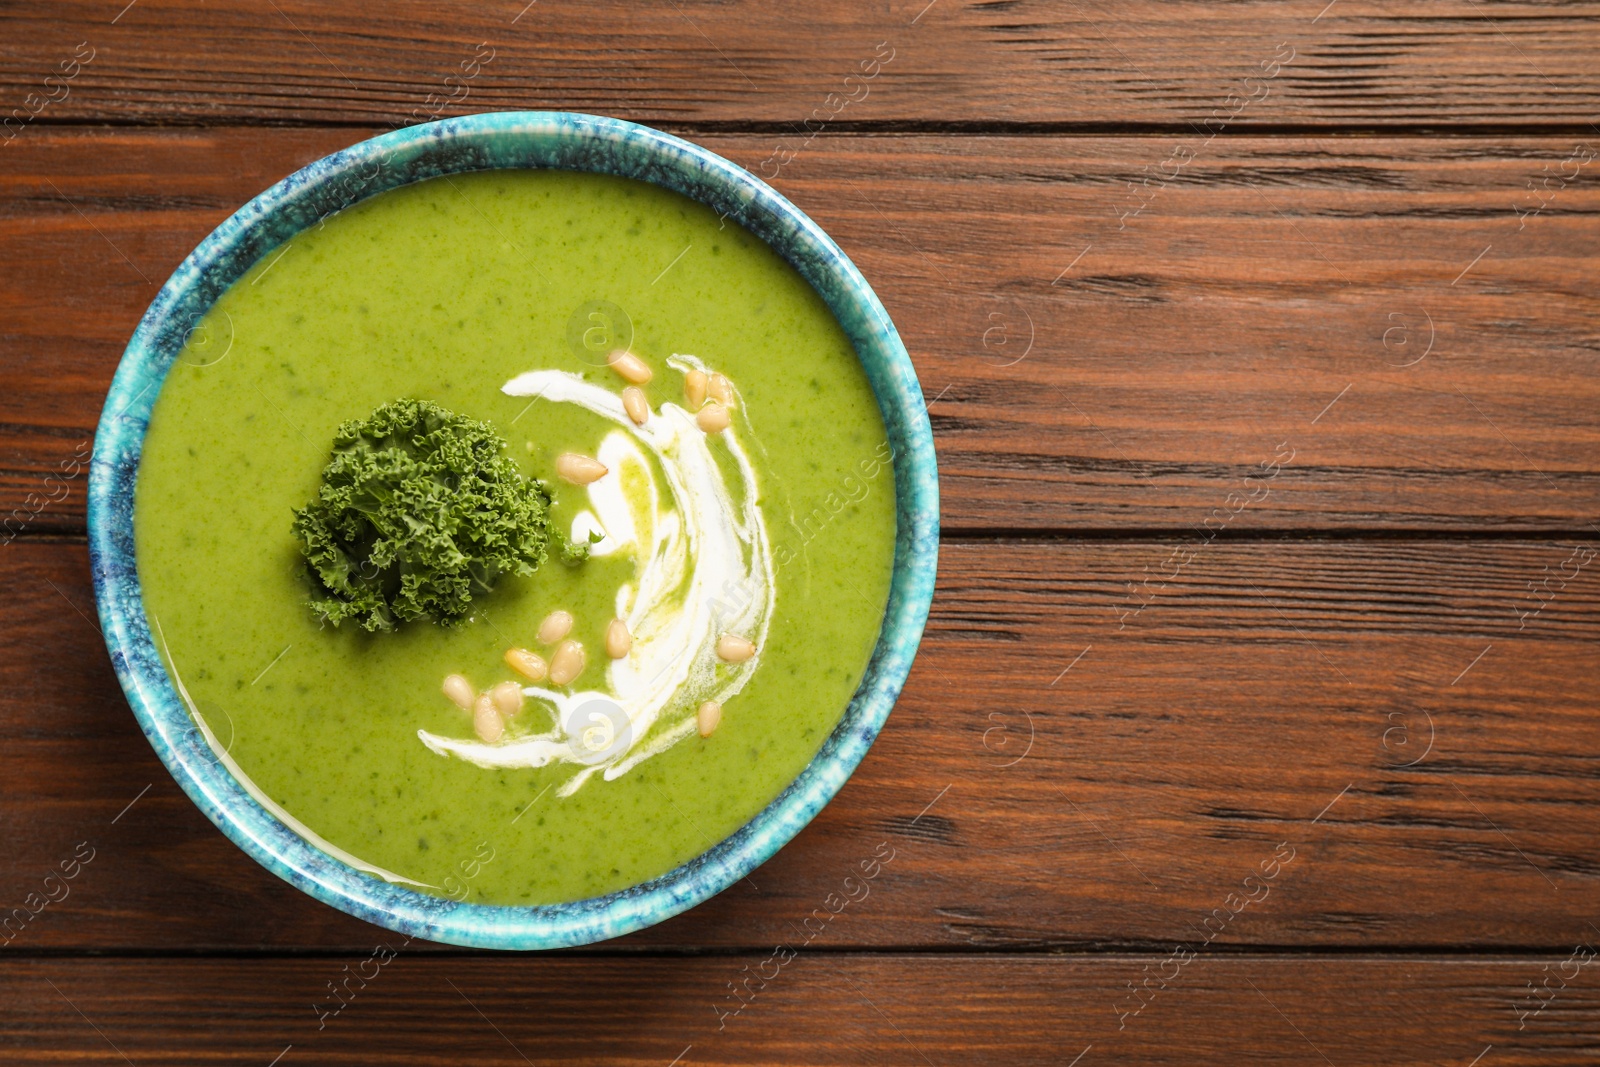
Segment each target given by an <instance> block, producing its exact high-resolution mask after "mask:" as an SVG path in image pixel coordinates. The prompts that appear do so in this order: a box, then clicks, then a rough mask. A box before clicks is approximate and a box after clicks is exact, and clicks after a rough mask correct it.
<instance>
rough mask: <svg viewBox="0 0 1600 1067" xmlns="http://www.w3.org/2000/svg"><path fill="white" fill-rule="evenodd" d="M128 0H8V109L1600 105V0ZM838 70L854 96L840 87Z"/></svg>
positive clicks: (1180, 117) (236, 117) (677, 116)
mask: <svg viewBox="0 0 1600 1067" xmlns="http://www.w3.org/2000/svg"><path fill="white" fill-rule="evenodd" d="M122 8H123V5H122V4H120V3H115V2H113V3H100V2H89V0H70V2H55V3H43V2H31V3H21V4H10V5H7V7H6V10H5V11H4V13H3V16H0V39H4V40H6V41H7V42H9V45H8V47H7V49H6V53H5V56H4V58H3V60H0V101H3V102H4V104H5V107H6V109H7V110H10V109H13V108H15V109H18V110H19V111H20V112H21V114H23V115H26V114H29V113H30V112H31V111H32V110H34V109H36V108H38V107H39V106H40V105H39V104H38V103H37V102H36V101H35V100H30V98H29V97H30V94H33V95H34V96H35V97H36V98H46V99H47V98H51V97H53V98H54V100H53V102H51V103H49V104H47V105H45V106H44V110H43V111H41V112H40V118H39V120H38V121H47V120H48V121H59V120H88V121H104V120H108V119H114V120H117V121H123V122H152V123H160V124H168V123H173V122H187V123H207V124H209V123H216V122H228V121H257V122H261V121H265V122H286V121H294V122H374V123H382V122H397V121H416V120H417V119H418V118H419V117H426V116H427V115H429V114H432V113H435V112H437V111H439V110H440V109H441V108H443V109H444V110H443V111H442V113H443V114H456V113H460V112H461V111H463V110H471V111H479V110H502V109H507V108H553V109H563V110H579V111H592V112H599V113H604V114H615V115H620V116H623V117H626V118H631V119H638V120H641V121H645V122H654V123H685V122H750V121H764V122H767V123H782V124H795V125H798V124H800V123H802V122H804V121H805V120H806V119H807V118H808V117H809V118H813V121H821V120H825V119H828V118H829V117H830V116H833V115H834V114H835V113H837V116H836V117H837V120H839V121H928V120H934V121H944V122H948V121H956V122H968V123H972V122H991V123H992V122H1035V123H1086V124H1095V123H1099V124H1107V123H1115V124H1128V123H1169V124H1178V123H1189V122H1201V121H1204V120H1206V119H1207V118H1208V117H1212V116H1215V117H1216V118H1217V119H1218V121H1226V122H1228V123H1229V124H1230V125H1232V126H1234V127H1235V128H1249V127H1252V126H1260V125H1283V124H1291V123H1301V124H1304V123H1314V124H1336V125H1344V126H1351V125H1354V126H1358V127H1384V126H1394V125H1402V126H1413V127H1415V126H1419V125H1424V126H1437V125H1441V124H1446V123H1478V124H1485V123H1489V124H1523V123H1527V122H1529V121H1537V122H1540V123H1548V124H1559V123H1566V124H1574V123H1576V124H1580V125H1581V126H1583V127H1584V128H1587V124H1588V123H1589V122H1590V121H1592V120H1593V119H1594V116H1595V113H1596V108H1597V106H1600V85H1597V84H1596V82H1595V80H1594V78H1593V76H1592V75H1593V71H1592V68H1591V66H1590V65H1589V64H1588V63H1587V59H1588V57H1589V56H1590V54H1591V53H1592V50H1593V42H1594V34H1595V24H1596V17H1597V14H1600V7H1597V6H1596V5H1595V4H1593V3H1568V4H1561V5H1555V6H1538V5H1526V4H1517V3H1506V2H1487V0H1450V2H1447V3H1421V2H1418V0H1409V2H1405V3H1390V4H1380V3H1356V2H1352V0H1343V2H1340V3H1337V4H1333V5H1327V4H1325V3H1317V2H1308V3H1303V4H1280V3H1266V2H1261V0H1253V2H1247V3H1234V4H1208V3H1202V2H1200V0H1184V2H1179V3H1156V2H1153V0H1135V2H1130V3H1123V4H1108V3H1103V2H1101V0H1091V2H1085V3H1081V4H1076V3H1075V4H1066V5H1063V4H1053V3H1048V2H1046V0H1019V2H1005V3H971V2H961V0H942V2H941V0H934V2H931V3H930V2H928V0H908V2H896V3H892V4H887V3H879V4H859V3H849V2H842V0H830V2H827V3H820V4H810V5H807V6H806V7H805V8H804V9H803V10H802V9H789V8H786V7H784V6H782V5H752V4H724V3H715V2H711V0H685V2H683V3H673V4H669V5H637V4H628V3H625V2H620V0H611V2H606V3H600V4H587V5H584V6H583V8H582V11H581V13H580V12H579V10H578V9H577V8H575V7H573V6H571V5H563V4H559V3H549V2H548V0H547V2H545V3H525V2H524V0H505V2H502V3H494V4H471V3H466V2H464V0H456V2H441V0H400V2H394V3H389V4H385V5H384V8H383V11H382V15H381V17H375V14H376V13H375V12H373V11H370V10H367V9H365V8H361V7H350V6H347V5H337V4H328V3H306V2H298V0H297V2H290V0H284V2H282V3H274V4H265V5H244V6H239V5H227V4H220V5H219V4H207V3H204V2H203V0H137V2H136V3H134V4H129V5H128V6H127V8H126V10H123V9H122ZM80 44H81V45H82V46H83V47H82V48H81V49H80V47H79V46H80ZM880 45H881V47H880ZM875 51H878V52H879V54H882V55H885V56H890V55H892V57H893V58H892V59H891V60H890V61H889V63H888V64H887V66H885V67H883V68H882V70H881V72H879V73H878V75H877V77H876V78H875V79H873V80H871V81H869V82H864V83H846V82H845V81H844V79H845V78H846V76H848V75H851V74H852V73H857V74H859V73H860V64H861V63H862V62H864V61H868V60H870V59H871V58H872V57H873V55H874V52H875ZM75 53H76V54H79V55H81V56H85V57H89V56H92V59H91V60H90V61H89V63H88V64H87V65H86V66H83V67H82V69H81V71H80V72H79V73H77V75H76V77H75V78H74V79H72V80H70V81H68V82H65V83H61V82H55V83H50V84H48V85H47V84H46V83H45V80H44V79H45V78H46V76H47V75H51V74H57V75H59V74H61V73H62V71H67V72H71V71H73V70H74V69H75V68H73V67H70V66H69V67H61V66H59V64H61V63H62V62H63V61H65V60H68V59H69V58H70V57H72V56H73V55H74V54H75ZM480 54H481V55H492V59H490V60H489V61H488V62H487V63H483V64H481V65H480V66H479V67H478V68H477V70H476V73H475V75H474V76H472V77H467V78H464V77H463V68H462V67H461V63H462V62H463V61H464V60H467V59H469V57H472V56H474V55H480ZM1275 58H1276V60H1277V65H1274V63H1273V61H1274V59H1275ZM80 62H81V61H80ZM473 69H474V68H472V67H468V68H466V70H468V71H472V70H473ZM867 69H869V70H874V69H875V68H870V67H869V68H867ZM1264 74H1275V76H1271V77H1265V78H1264V77H1263V75H1264ZM452 76H453V77H454V78H455V79H456V80H452V81H447V80H446V79H447V78H450V77H452ZM1247 77H1248V78H1252V79H1253V80H1252V81H1250V82H1246V81H1245V80H1244V79H1245V78H1247ZM834 93H838V94H853V95H854V96H855V100H854V102H852V103H850V104H848V105H841V104H839V103H838V100H837V98H836V97H835V98H830V96H829V94H834ZM430 98H431V99H430ZM1238 101H1244V103H1242V104H1241V103H1239V102H1238Z"/></svg>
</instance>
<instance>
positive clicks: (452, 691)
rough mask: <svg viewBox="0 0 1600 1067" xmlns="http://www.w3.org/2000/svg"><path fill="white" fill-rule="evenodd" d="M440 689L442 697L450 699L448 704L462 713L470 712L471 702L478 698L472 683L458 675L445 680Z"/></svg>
mask: <svg viewBox="0 0 1600 1067" xmlns="http://www.w3.org/2000/svg"><path fill="white" fill-rule="evenodd" d="M441 688H442V689H443V690H444V695H445V696H447V697H449V698H450V703H452V704H454V705H455V706H456V707H458V708H460V709H461V710H462V711H471V710H472V702H473V701H474V700H476V699H477V697H478V691H477V690H476V689H474V688H472V683H471V682H469V681H467V680H466V679H465V678H464V677H462V676H461V675H459V674H452V675H450V676H449V677H448V678H446V679H445V680H444V685H443V686H442V687H441Z"/></svg>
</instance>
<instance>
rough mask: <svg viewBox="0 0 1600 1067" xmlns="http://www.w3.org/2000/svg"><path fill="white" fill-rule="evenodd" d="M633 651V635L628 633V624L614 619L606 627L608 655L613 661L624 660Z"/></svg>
mask: <svg viewBox="0 0 1600 1067" xmlns="http://www.w3.org/2000/svg"><path fill="white" fill-rule="evenodd" d="M632 649H633V635H632V634H630V633H629V632H628V624H627V623H625V622H623V621H622V620H621V619H612V620H611V622H610V623H609V624H608V625H607V626H606V655H608V656H610V657H611V658H612V659H622V658H623V657H624V656H626V655H627V654H628V653H629V652H630V651H631V650H632Z"/></svg>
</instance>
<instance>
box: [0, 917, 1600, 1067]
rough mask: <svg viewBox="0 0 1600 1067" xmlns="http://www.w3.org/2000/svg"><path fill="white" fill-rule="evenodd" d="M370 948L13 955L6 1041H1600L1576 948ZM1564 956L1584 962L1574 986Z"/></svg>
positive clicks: (446, 1056)
mask: <svg viewBox="0 0 1600 1067" xmlns="http://www.w3.org/2000/svg"><path fill="white" fill-rule="evenodd" d="M1593 939H1594V937H1593V935H1592V934H1591V935H1589V937H1588V939H1587V940H1589V941H1591V942H1592V940H1593ZM1586 947H1587V946H1586ZM372 951H373V949H372V948H368V949H366V950H365V951H363V952H361V953H360V954H354V955H351V956H348V957H343V958H334V959H327V958H320V959H298V960H263V961H241V960H214V959H206V960H122V959H112V960H98V961H90V960H29V961H11V962H10V965H9V966H7V967H6V968H4V969H3V971H0V996H3V997H4V999H5V1002H6V1004H7V1007H8V1009H9V1010H8V1011H7V1012H6V1013H5V1014H4V1015H3V1016H0V1046H3V1047H5V1048H6V1050H7V1062H9V1063H15V1064H44V1063H59V1062H63V1061H70V1062H73V1063H97V1064H98V1063H105V1064H124V1063H126V1064H146V1063H149V1064H158V1063H159V1064H171V1063H190V1062H193V1063H202V1062H203V1063H208V1064H249V1065H253V1067H261V1065H264V1064H267V1063H269V1062H273V1063H276V1064H279V1065H281V1067H295V1065H296V1064H304V1063H319V1064H371V1063H384V1064H435V1063H444V1062H448V1063H458V1062H459V1063H473V1064H483V1065H485V1067H488V1065H496V1064H504V1065H507V1067H511V1065H516V1067H525V1065H526V1064H530V1063H539V1064H552V1063H560V1064H577V1063H604V1064H630V1065H641V1067H663V1065H665V1064H669V1063H677V1064H680V1065H682V1064H708V1063H712V1064H740V1065H751V1064H781V1065H784V1067H793V1065H799V1064H907V1065H917V1067H922V1065H925V1064H932V1063H937V1064H958V1063H1004V1064H1018V1065H1023V1064H1038V1065H1051V1067H1066V1065H1068V1064H1073V1063H1076V1064H1079V1065H1081V1067H1093V1065H1095V1064H1112V1063H1117V1064H1184V1065H1193V1064H1226V1065H1229V1067H1233V1065H1235V1064H1239V1063H1252V1064H1308V1063H1324V1062H1326V1063H1333V1064H1349V1063H1363V1064H1385V1065H1391V1064H1392V1065H1418V1067H1420V1065H1424V1064H1426V1065H1430V1067H1431V1065H1435V1064H1440V1063H1448V1064H1459V1065H1465V1064H1468V1063H1469V1062H1473V1058H1474V1057H1475V1056H1480V1055H1481V1056H1483V1059H1482V1060H1480V1061H1478V1062H1480V1063H1482V1064H1484V1065H1485V1067H1488V1065H1489V1064H1497V1065H1503V1067H1515V1065H1522V1064H1564V1063H1589V1062H1592V1055H1593V1049H1594V1046H1595V1044H1596V1042H1600V992H1597V990H1596V979H1595V964H1594V963H1593V962H1590V963H1589V964H1588V966H1587V968H1583V967H1581V966H1580V964H1579V963H1578V962H1577V961H1578V960H1581V959H1583V958H1585V957H1584V956H1583V954H1581V953H1580V954H1578V955H1577V956H1574V955H1572V954H1571V950H1570V949H1564V950H1562V951H1561V952H1560V953H1559V954H1554V955H1549V956H1528V957H1512V958H1505V959H1494V960H1457V959H1448V958H1445V959H1440V958H1420V959H1359V958H1355V959H1353V958H1349V957H1337V956H1336V957H1319V956H1315V955H1308V956H1298V957H1283V956H1255V955H1248V956H1242V957H1240V956H1221V955H1214V954H1199V955H1196V956H1195V957H1194V958H1193V959H1191V960H1189V961H1188V962H1187V963H1186V964H1185V965H1184V966H1183V967H1182V968H1181V969H1179V968H1178V967H1177V964H1176V963H1168V961H1169V960H1170V959H1171V957H1169V956H1167V955H1166V954H1158V955H1148V956H1145V955H1129V956H1100V957H1079V956H1058V957H1021V958H1018V957H1010V958H1007V957H1003V956H1002V957H989V958H972V957H966V958H952V957H948V956H929V955H912V956H869V957H843V958H840V957H838V956H833V955H829V954H825V953H815V952H809V951H801V952H799V953H798V954H796V955H794V956H793V957H792V958H787V957H786V958H785V963H784V964H783V965H782V966H781V967H779V965H778V964H777V962H776V958H775V957H773V956H772V955H770V954H771V953H772V951H773V950H772V949H771V948H769V949H767V950H765V952H764V953H758V954H754V955H750V956H745V957H738V958H732V957H726V956H711V957H700V958H680V959H670V958H669V959H662V958H658V957H647V958H620V959H619V958H610V959H590V960H574V959H570V958H568V959H562V958H550V957H542V958H541V957H533V958H523V959H517V958H514V957H505V956H502V957H498V958H484V957H477V958H467V959H438V958H433V959H429V958H416V957H414V956H411V955H409V954H401V955H398V956H395V957H394V958H389V957H388V956H387V955H381V956H380V958H382V959H384V960H385V961H386V962H385V963H384V964H383V966H382V967H381V968H380V967H379V965H378V964H377V963H376V962H373V957H372V956H371V953H372ZM1589 955H1590V956H1592V950H1589ZM1163 964H1167V965H1166V966H1165V967H1164V966H1163ZM763 968H764V973H765V974H766V975H767V976H769V979H770V980H768V981H765V982H763V981H762V980H761V978H760V977H759V976H757V977H753V978H751V980H750V984H749V988H750V989H751V990H754V994H753V995H747V996H748V997H749V999H748V1000H747V1002H745V1004H744V1006H743V1007H742V1009H741V1010H740V1011H739V1013H738V1014H737V1015H731V1014H730V1015H727V1016H722V1015H719V1014H718V1008H722V1010H723V1011H731V1008H726V1007H722V1006H723V1005H724V1004H729V1005H732V1004H738V1003H740V1002H738V1001H735V1000H734V999H733V995H732V994H731V993H730V992H729V988H730V986H731V985H732V984H733V983H735V982H737V983H740V984H741V985H742V984H743V982H744V980H745V978H746V977H747V976H755V975H757V974H758V972H761V971H763ZM1175 971H1176V974H1177V977H1176V978H1174V979H1173V980H1172V981H1171V982H1169V984H1168V987H1167V988H1166V989H1164V990H1160V991H1159V992H1156V993H1153V994H1151V995H1150V999H1149V1000H1148V1003H1147V1004H1146V1006H1145V1007H1144V1008H1143V1010H1142V1011H1141V1012H1140V1013H1139V1014H1138V1015H1131V1014H1130V1015H1128V1016H1126V1017H1121V1022H1122V1023H1123V1026H1122V1028H1121V1029H1120V1030H1119V1029H1118V1023H1119V1015H1118V1011H1119V1008H1121V1009H1122V1010H1128V1009H1126V1008H1123V1006H1124V1005H1128V1004H1131V1003H1135V1002H1134V1001H1133V1000H1132V995H1131V994H1130V993H1129V991H1128V985H1127V984H1128V983H1134V982H1140V981H1143V979H1144V976H1145V975H1146V974H1151V975H1159V974H1161V973H1163V972H1165V973H1166V974H1169V975H1170V974H1173V973H1174V972H1175ZM1563 971H1564V972H1565V973H1566V974H1568V975H1572V976H1573V977H1572V978H1571V980H1570V981H1569V982H1567V983H1566V985H1565V987H1564V988H1563V985H1562V983H1561V979H1560V977H1559V974H1560V973H1561V972H1563ZM358 972H359V974H365V975H370V976H371V978H370V981H363V980H362V978H361V977H359V975H358V976H357V977H355V978H353V979H350V980H349V984H348V986H347V987H346V988H348V989H349V990H351V991H352V993H351V995H350V999H349V1001H348V1004H347V1005H346V1006H345V1007H344V1008H343V1010H341V1011H340V1012H339V1014H338V1015H329V1016H327V1017H326V1018H322V1017H321V1016H319V1015H318V1013H317V1011H316V1008H315V1005H317V1004H321V1005H323V1007H324V1009H328V1008H331V1007H332V1006H334V1005H335V1004H336V1002H335V1001H334V1000H333V998H332V996H330V994H329V992H328V988H327V985H328V983H330V982H343V981H344V980H345V976H346V975H347V974H357V973H358ZM1546 976H1550V983H1549V989H1550V990H1552V991H1553V992H1554V994H1555V995H1554V997H1553V998H1551V997H1550V995H1549V994H1548V993H1547V994H1545V996H1546V998H1547V1003H1548V1006H1546V1007H1545V1008H1544V1010H1543V1011H1542V1012H1541V1013H1540V1014H1538V1015H1533V1014H1532V1013H1531V1009H1530V1008H1527V1007H1525V1006H1526V1005H1528V1004H1530V1003H1531V1004H1532V1005H1534V1006H1537V1005H1538V1004H1539V1001H1531V1002H1530V999H1529V993H1528V991H1527V989H1526V984H1527V983H1529V982H1533V983H1535V984H1536V985H1537V984H1539V983H1541V982H1543V981H1544V980H1545V978H1546ZM1149 988H1151V989H1157V988H1158V987H1157V985H1156V983H1155V982H1152V984H1151V986H1150V987H1149ZM1519 1010H1526V1011H1528V1012H1529V1014H1528V1015H1527V1016H1526V1017H1525V1018H1521V1019H1519V1016H1518V1014H1517V1013H1518V1011H1519ZM319 1018H320V1019H321V1029H320V1030H319V1029H318V1025H319ZM1519 1022H1521V1023H1522V1024H1523V1028H1522V1029H1520V1030H1519V1029H1518V1025H1519ZM719 1025H720V1027H721V1029H720V1030H719ZM1486 1049H1487V1050H1488V1051H1487V1052H1486V1051H1485V1050H1486ZM275 1056H281V1057H282V1058H281V1059H278V1060H274V1059H273V1057H275ZM1074 1057H1081V1059H1074Z"/></svg>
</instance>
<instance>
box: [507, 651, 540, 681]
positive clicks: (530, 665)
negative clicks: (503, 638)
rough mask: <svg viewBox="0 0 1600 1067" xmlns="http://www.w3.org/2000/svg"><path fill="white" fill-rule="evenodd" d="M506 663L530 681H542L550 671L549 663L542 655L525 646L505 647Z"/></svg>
mask: <svg viewBox="0 0 1600 1067" xmlns="http://www.w3.org/2000/svg"><path fill="white" fill-rule="evenodd" d="M506 664H507V665H508V666H509V667H510V668H511V669H512V670H514V671H516V672H517V673H518V674H520V675H522V676H523V677H524V678H526V679H528V681H530V682H542V681H544V676H545V675H547V674H549V673H550V665H549V664H547V663H546V662H545V661H544V657H543V656H541V655H539V654H538V653H537V652H529V651H528V650H527V649H525V648H508V649H506Z"/></svg>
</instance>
